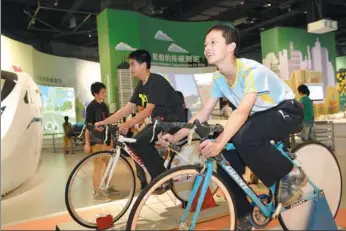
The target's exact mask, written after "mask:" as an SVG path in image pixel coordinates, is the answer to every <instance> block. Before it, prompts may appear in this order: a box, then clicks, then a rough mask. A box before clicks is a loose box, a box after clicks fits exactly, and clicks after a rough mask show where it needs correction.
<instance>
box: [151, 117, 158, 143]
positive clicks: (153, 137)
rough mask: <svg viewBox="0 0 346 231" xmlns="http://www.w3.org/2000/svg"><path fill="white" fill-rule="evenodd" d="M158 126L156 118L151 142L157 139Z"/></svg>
mask: <svg viewBox="0 0 346 231" xmlns="http://www.w3.org/2000/svg"><path fill="white" fill-rule="evenodd" d="M156 126H157V120H155V122H154V125H153V136H152V137H151V140H150V143H151V142H153V141H154V139H155V131H156Z"/></svg>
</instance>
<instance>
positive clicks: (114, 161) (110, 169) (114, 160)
mask: <svg viewBox="0 0 346 231" xmlns="http://www.w3.org/2000/svg"><path fill="white" fill-rule="evenodd" d="M119 158H120V148H117V151H116V154H115V155H112V157H111V159H110V160H109V162H108V164H107V168H106V171H105V173H104V174H103V176H102V180H101V182H100V186H99V188H100V189H101V190H106V189H107V188H108V187H109V183H110V181H111V178H112V177H111V176H113V173H114V169H115V166H116V165H117V163H118V161H119ZM108 173H109V174H108ZM107 176H108V180H107V183H106V185H105V181H106V177H107Z"/></svg>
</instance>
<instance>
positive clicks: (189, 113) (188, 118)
mask: <svg viewBox="0 0 346 231" xmlns="http://www.w3.org/2000/svg"><path fill="white" fill-rule="evenodd" d="M176 92H177V93H178V95H179V97H180V99H181V101H182V102H183V107H184V111H185V115H186V118H187V119H186V121H185V122H187V121H189V120H190V119H191V117H192V113H191V110H190V109H189V108H187V107H186V103H185V98H184V95H183V93H182V92H181V91H176Z"/></svg>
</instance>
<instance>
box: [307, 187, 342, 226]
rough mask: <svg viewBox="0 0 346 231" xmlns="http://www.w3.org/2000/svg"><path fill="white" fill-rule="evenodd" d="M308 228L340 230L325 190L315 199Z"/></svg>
mask: <svg viewBox="0 0 346 231" xmlns="http://www.w3.org/2000/svg"><path fill="white" fill-rule="evenodd" d="M312 202H313V205H312V209H311V217H310V221H309V223H308V224H309V226H308V227H307V230H338V227H337V225H336V223H335V220H334V217H333V214H332V212H331V211H330V208H329V205H328V202H327V200H326V197H325V194H324V192H323V191H320V193H319V195H318V197H316V198H315V199H314V200H313V201H312Z"/></svg>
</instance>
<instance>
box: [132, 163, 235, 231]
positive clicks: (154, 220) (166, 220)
mask: <svg viewBox="0 0 346 231" xmlns="http://www.w3.org/2000/svg"><path fill="white" fill-rule="evenodd" d="M200 171H201V168H200V167H198V166H191V165H189V166H180V167H176V168H174V169H170V170H168V171H166V172H164V173H163V174H161V175H160V176H158V177H156V178H155V179H154V180H153V181H152V182H151V183H150V184H149V185H148V186H147V187H146V188H145V190H143V191H142V192H141V193H140V194H139V196H138V198H137V200H136V202H135V203H134V205H133V207H132V209H131V212H130V215H129V219H128V221H127V226H126V230H180V229H183V230H189V228H188V227H187V226H189V225H190V224H191V221H192V217H193V215H194V213H195V212H194V211H190V212H189V213H188V217H187V220H186V223H185V224H184V225H183V226H180V224H179V222H180V219H181V218H182V217H183V214H184V211H185V209H184V208H182V207H181V202H180V201H179V200H178V199H177V198H176V197H175V196H174V195H173V193H172V192H171V190H170V189H167V191H166V192H165V193H163V194H161V195H155V194H154V192H155V190H156V189H158V188H159V187H161V186H162V185H169V184H170V182H171V181H174V180H175V179H178V178H186V177H189V178H195V179H196V177H197V176H198V175H199V174H200ZM210 183H211V184H215V185H217V187H218V188H219V190H218V192H217V195H213V197H212V198H211V197H210V195H209V196H207V195H206V198H205V202H206V201H208V203H209V205H210V204H212V202H210V201H215V204H214V205H212V206H210V207H205V209H202V210H200V213H199V216H198V220H197V222H196V229H205V230H212V229H216V230H235V227H236V223H237V219H236V217H237V216H236V208H235V204H234V200H233V198H232V196H231V194H230V192H229V190H228V189H227V187H226V186H225V184H224V182H223V181H222V179H220V178H219V177H218V176H217V175H215V173H213V175H212V177H211V182H210ZM209 185H210V184H209ZM192 186H193V185H192ZM185 190H186V191H189V192H190V194H191V191H192V187H191V185H190V184H188V185H186V189H185ZM198 197H199V195H198V194H197V195H196V198H198ZM225 227H226V228H225Z"/></svg>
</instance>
